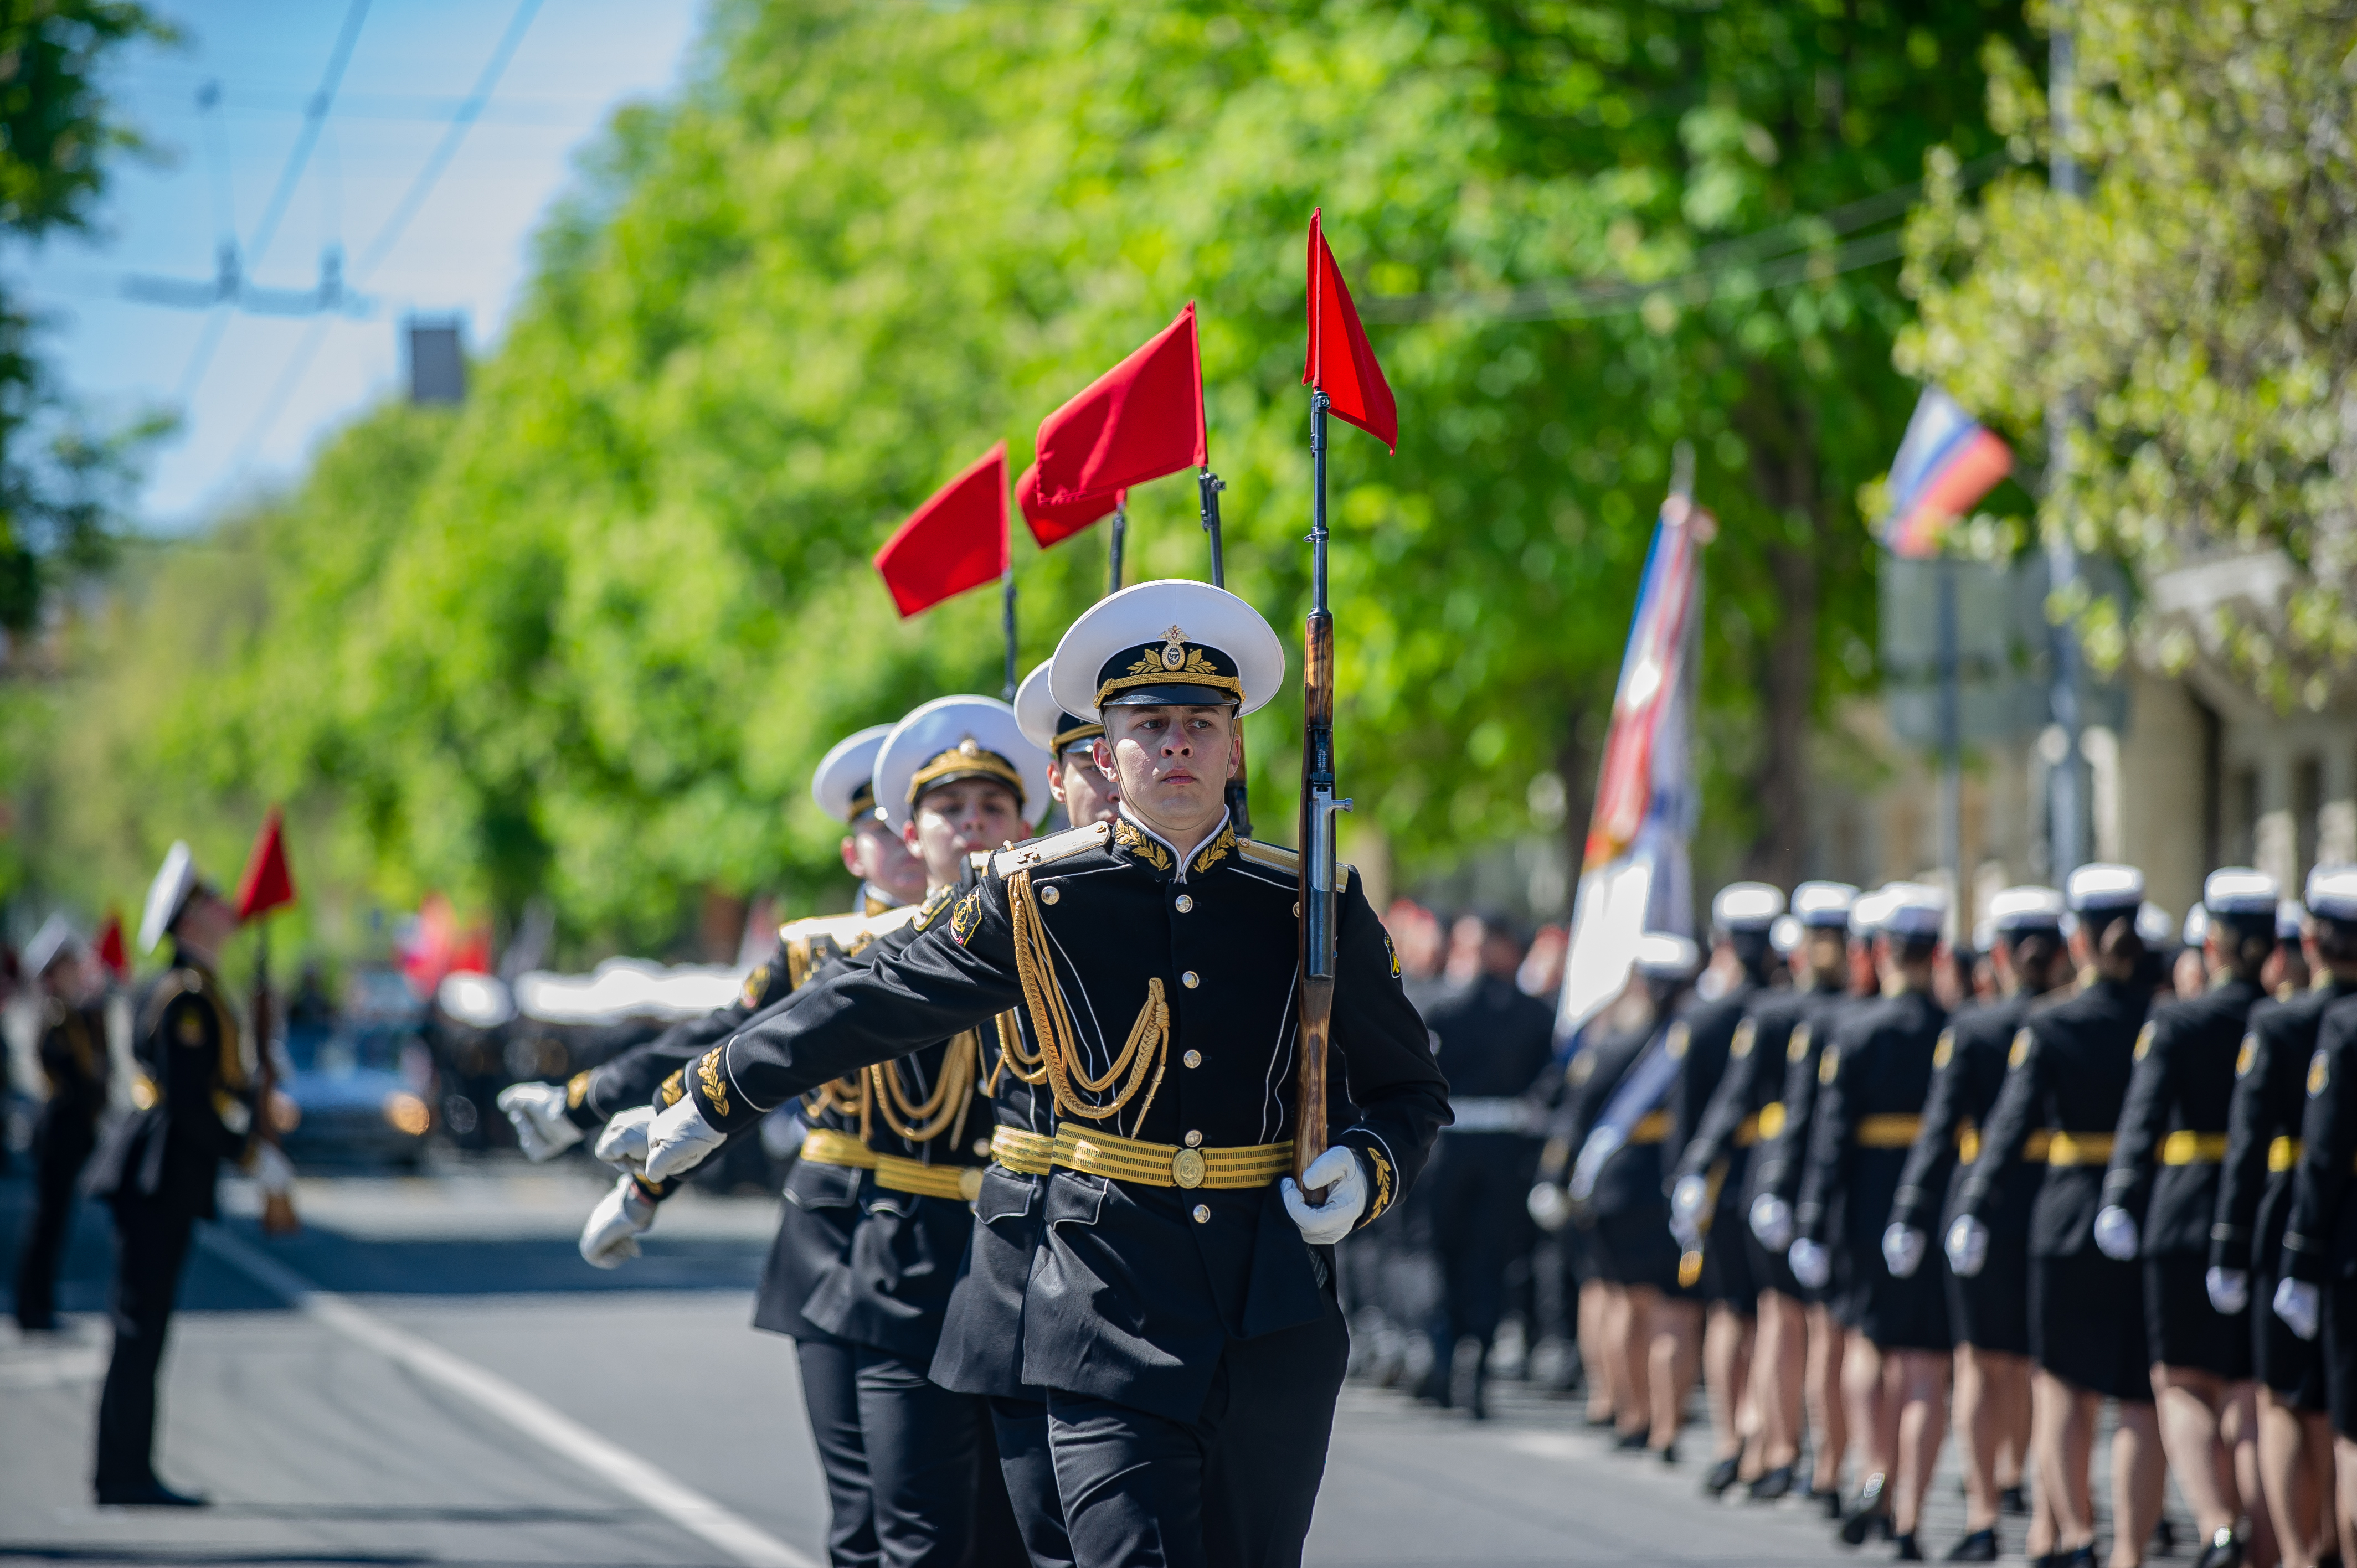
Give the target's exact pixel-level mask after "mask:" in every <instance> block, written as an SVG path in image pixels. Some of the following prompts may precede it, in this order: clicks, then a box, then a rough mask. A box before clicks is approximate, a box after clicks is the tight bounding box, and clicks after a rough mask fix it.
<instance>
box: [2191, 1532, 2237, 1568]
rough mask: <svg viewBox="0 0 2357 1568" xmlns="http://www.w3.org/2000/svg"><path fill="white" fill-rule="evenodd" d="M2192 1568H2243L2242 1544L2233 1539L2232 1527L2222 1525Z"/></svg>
mask: <svg viewBox="0 0 2357 1568" xmlns="http://www.w3.org/2000/svg"><path fill="white" fill-rule="evenodd" d="M2194 1568H2243V1543H2242V1542H2241V1541H2237V1540H2236V1539H2234V1527H2233V1525H2231V1524H2222V1525H2220V1526H2219V1527H2218V1533H2217V1534H2215V1535H2213V1536H2212V1537H2211V1538H2210V1544H2209V1545H2208V1546H2206V1547H2204V1548H2203V1549H2202V1552H2201V1557H2200V1558H2199V1559H2197V1560H2196V1562H2195V1565H2194Z"/></svg>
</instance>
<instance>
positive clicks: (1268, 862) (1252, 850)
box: [1236, 839, 1358, 887]
mask: <svg viewBox="0 0 2357 1568" xmlns="http://www.w3.org/2000/svg"><path fill="white" fill-rule="evenodd" d="M1236 853H1237V854H1241V855H1243V857H1244V858H1245V859H1246V860H1249V861H1251V862H1252V863H1253V864H1254V865H1264V866H1266V867H1267V868H1268V869H1269V870H1271V871H1282V872H1283V873H1285V874H1286V875H1287V876H1298V875H1301V852H1300V851H1299V850H1294V849H1287V848H1286V847H1285V846H1284V845H1283V844H1281V843H1261V842H1260V841H1259V840H1258V839H1238V840H1237V841H1236ZM1335 869H1336V870H1337V871H1340V873H1341V874H1342V880H1341V881H1340V883H1338V884H1337V886H1342V887H1348V886H1351V877H1352V876H1354V875H1358V868H1357V867H1356V866H1353V865H1348V864H1343V863H1337V865H1335Z"/></svg>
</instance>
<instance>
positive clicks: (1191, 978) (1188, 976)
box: [1179, 969, 1203, 991]
mask: <svg viewBox="0 0 2357 1568" xmlns="http://www.w3.org/2000/svg"><path fill="white" fill-rule="evenodd" d="M1202 983H1203V982H1202V979H1201V978H1200V976H1199V975H1197V974H1196V972H1194V971H1193V970H1191V969H1190V970H1189V971H1188V972H1186V973H1184V974H1182V975H1180V976H1179V984H1181V985H1183V986H1185V987H1186V988H1187V989H1188V990H1189V991H1192V990H1194V989H1195V987H1197V986H1199V985H1200V984H1202Z"/></svg>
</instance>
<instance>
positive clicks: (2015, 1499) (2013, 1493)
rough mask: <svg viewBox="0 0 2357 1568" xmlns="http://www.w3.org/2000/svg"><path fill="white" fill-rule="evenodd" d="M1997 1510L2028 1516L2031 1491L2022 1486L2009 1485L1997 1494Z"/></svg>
mask: <svg viewBox="0 0 2357 1568" xmlns="http://www.w3.org/2000/svg"><path fill="white" fill-rule="evenodd" d="M1996 1511H1997V1512H1999V1513H2009V1514H2013V1515H2015V1516H2017V1517H2020V1518H2026V1517H2028V1515H2029V1492H2028V1491H2027V1490H2025V1489H2024V1488H2022V1487H2007V1488H2006V1489H2005V1490H2003V1491H2001V1492H1999V1493H1998V1494H1997V1495H1996Z"/></svg>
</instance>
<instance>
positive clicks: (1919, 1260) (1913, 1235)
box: [1882, 1225, 1931, 1280]
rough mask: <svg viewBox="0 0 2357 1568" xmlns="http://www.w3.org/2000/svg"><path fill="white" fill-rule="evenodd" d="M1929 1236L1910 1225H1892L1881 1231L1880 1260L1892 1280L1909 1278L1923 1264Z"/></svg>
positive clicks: (1929, 1242)
mask: <svg viewBox="0 0 2357 1568" xmlns="http://www.w3.org/2000/svg"><path fill="white" fill-rule="evenodd" d="M1930 1244H1931V1238H1929V1237H1927V1236H1925V1235H1924V1234H1923V1232H1921V1230H1916V1229H1915V1227H1913V1226H1912V1225H1893V1226H1891V1227H1890V1228H1889V1230H1885V1231H1883V1233H1882V1261H1883V1262H1884V1264H1885V1265H1886V1266H1888V1267H1889V1270H1890V1277H1891V1278H1892V1279H1894V1280H1911V1279H1913V1278H1914V1277H1915V1271H1916V1270H1918V1269H1920V1268H1921V1267H1922V1266H1923V1254H1924V1252H1925V1251H1927V1250H1928V1249H1929V1247H1930Z"/></svg>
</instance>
